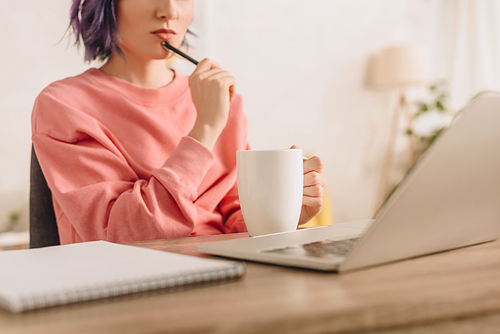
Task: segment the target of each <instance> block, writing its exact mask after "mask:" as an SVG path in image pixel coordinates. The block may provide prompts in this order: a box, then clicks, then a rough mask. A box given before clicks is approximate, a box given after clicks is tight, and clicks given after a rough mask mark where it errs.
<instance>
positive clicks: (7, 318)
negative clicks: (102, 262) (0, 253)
mask: <svg viewBox="0 0 500 334" xmlns="http://www.w3.org/2000/svg"><path fill="white" fill-rule="evenodd" d="M247 236H248V234H245V233H241V234H232V235H221V236H208V237H193V238H182V239H171V240H155V241H147V242H134V243H129V244H131V245H135V246H138V247H146V248H151V249H157V250H162V251H168V252H175V253H181V254H187V255H194V256H207V255H206V254H200V253H198V252H196V250H195V247H196V245H198V244H201V243H205V242H213V241H219V240H226V239H230V238H241V237H247ZM361 332H364V333H391V334H395V333H415V334H417V333H418V334H420V333H436V332H437V333H500V241H495V242H490V243H485V244H481V245H476V246H472V247H467V248H462V249H458V250H453V251H449V252H444V253H439V254H435V255H431V256H426V257H421V258H417V259H411V260H407V261H402V262H397V263H393V264H389V265H384V266H379V267H374V268H368V269H365V270H359V271H355V272H350V273H346V274H340V275H338V274H332V273H322V272H315V271H310V270H304V269H296V268H287V267H280V266H273V265H265V264H257V263H252V262H247V272H246V275H245V277H244V278H243V279H241V280H238V281H233V282H228V283H223V284H218V285H211V286H205V287H198V288H190V289H177V290H169V291H157V292H150V293H142V294H138V295H133V296H125V297H117V298H112V299H106V300H99V301H93V302H85V303H79V304H73V305H66V306H59V307H53V308H49V309H44V310H38V311H33V312H29V313H25V314H11V313H9V312H7V311H4V310H0V333H361Z"/></svg>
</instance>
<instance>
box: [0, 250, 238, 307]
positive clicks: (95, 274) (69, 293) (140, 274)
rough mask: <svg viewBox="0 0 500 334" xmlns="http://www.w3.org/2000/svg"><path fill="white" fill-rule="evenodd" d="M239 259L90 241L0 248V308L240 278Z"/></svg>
mask: <svg viewBox="0 0 500 334" xmlns="http://www.w3.org/2000/svg"><path fill="white" fill-rule="evenodd" d="M244 272H245V265H244V264H243V263H241V262H234V261H224V260H214V259H204V258H197V257H192V256H187V255H180V254H174V253H167V252H162V251H157V250H151V249H146V248H140V247H134V246H126V245H120V244H114V243H110V242H106V241H94V242H86V243H78V244H70V245H64V246H54V247H46V248H38V249H27V250H13V251H3V252H0V306H2V307H3V308H6V309H7V310H10V311H11V312H15V313H17V312H23V311H28V310H33V309H37V308H43V307H48V306H53V305H60V304H68V303H74V302H79V301H86V300H93V299H99V298H107V297H112V296H118V295H124V294H131V293H136V292H142V291H149V290H156V289H165V288H173V287H180V286H187V285H189V286H193V285H202V284H206V283H211V282H220V281H226V280H232V279H237V278H240V277H241V276H243V274H244Z"/></svg>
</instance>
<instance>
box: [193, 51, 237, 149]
mask: <svg viewBox="0 0 500 334" xmlns="http://www.w3.org/2000/svg"><path fill="white" fill-rule="evenodd" d="M189 87H190V88H191V96H192V98H193V102H194V106H195V107H196V111H197V113H198V116H197V118H196V122H195V124H194V126H193V129H192V130H191V132H190V133H189V134H188V136H190V137H193V138H195V139H196V140H198V141H199V142H201V143H202V144H203V145H205V146H206V147H207V148H208V149H210V150H211V149H212V148H213V147H214V145H215V142H216V141H217V138H219V135H220V133H221V132H222V130H223V129H224V127H225V126H226V123H227V119H228V116H229V104H230V102H231V100H232V98H233V95H234V92H235V80H234V78H233V76H231V74H230V73H229V72H228V71H224V70H223V69H221V68H220V66H219V65H218V64H217V63H216V62H214V61H213V60H210V59H208V58H206V59H203V60H202V61H201V62H199V63H198V66H197V67H196V69H195V70H194V72H193V73H192V74H191V76H190V77H189Z"/></svg>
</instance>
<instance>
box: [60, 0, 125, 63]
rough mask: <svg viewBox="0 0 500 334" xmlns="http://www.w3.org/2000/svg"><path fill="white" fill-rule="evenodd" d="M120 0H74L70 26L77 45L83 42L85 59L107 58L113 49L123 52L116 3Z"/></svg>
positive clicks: (119, 52)
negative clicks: (119, 43) (120, 43)
mask: <svg viewBox="0 0 500 334" xmlns="http://www.w3.org/2000/svg"><path fill="white" fill-rule="evenodd" d="M117 2H118V0H73V5H72V6H71V20H70V27H71V28H73V32H74V34H75V35H76V42H75V44H76V45H80V43H81V42H83V45H84V46H85V60H86V61H91V60H95V59H100V60H105V59H107V58H108V57H109V56H110V55H111V53H112V52H113V51H115V52H117V53H118V54H122V51H121V50H120V47H119V46H118V43H117V40H118V38H119V32H118V25H117V23H116V10H115V8H116V3H117Z"/></svg>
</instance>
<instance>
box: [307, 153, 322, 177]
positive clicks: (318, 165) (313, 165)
mask: <svg viewBox="0 0 500 334" xmlns="http://www.w3.org/2000/svg"><path fill="white" fill-rule="evenodd" d="M310 172H318V173H322V172H323V160H321V158H320V157H316V156H314V157H312V158H309V159H307V160H306V161H304V174H307V173H310Z"/></svg>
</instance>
